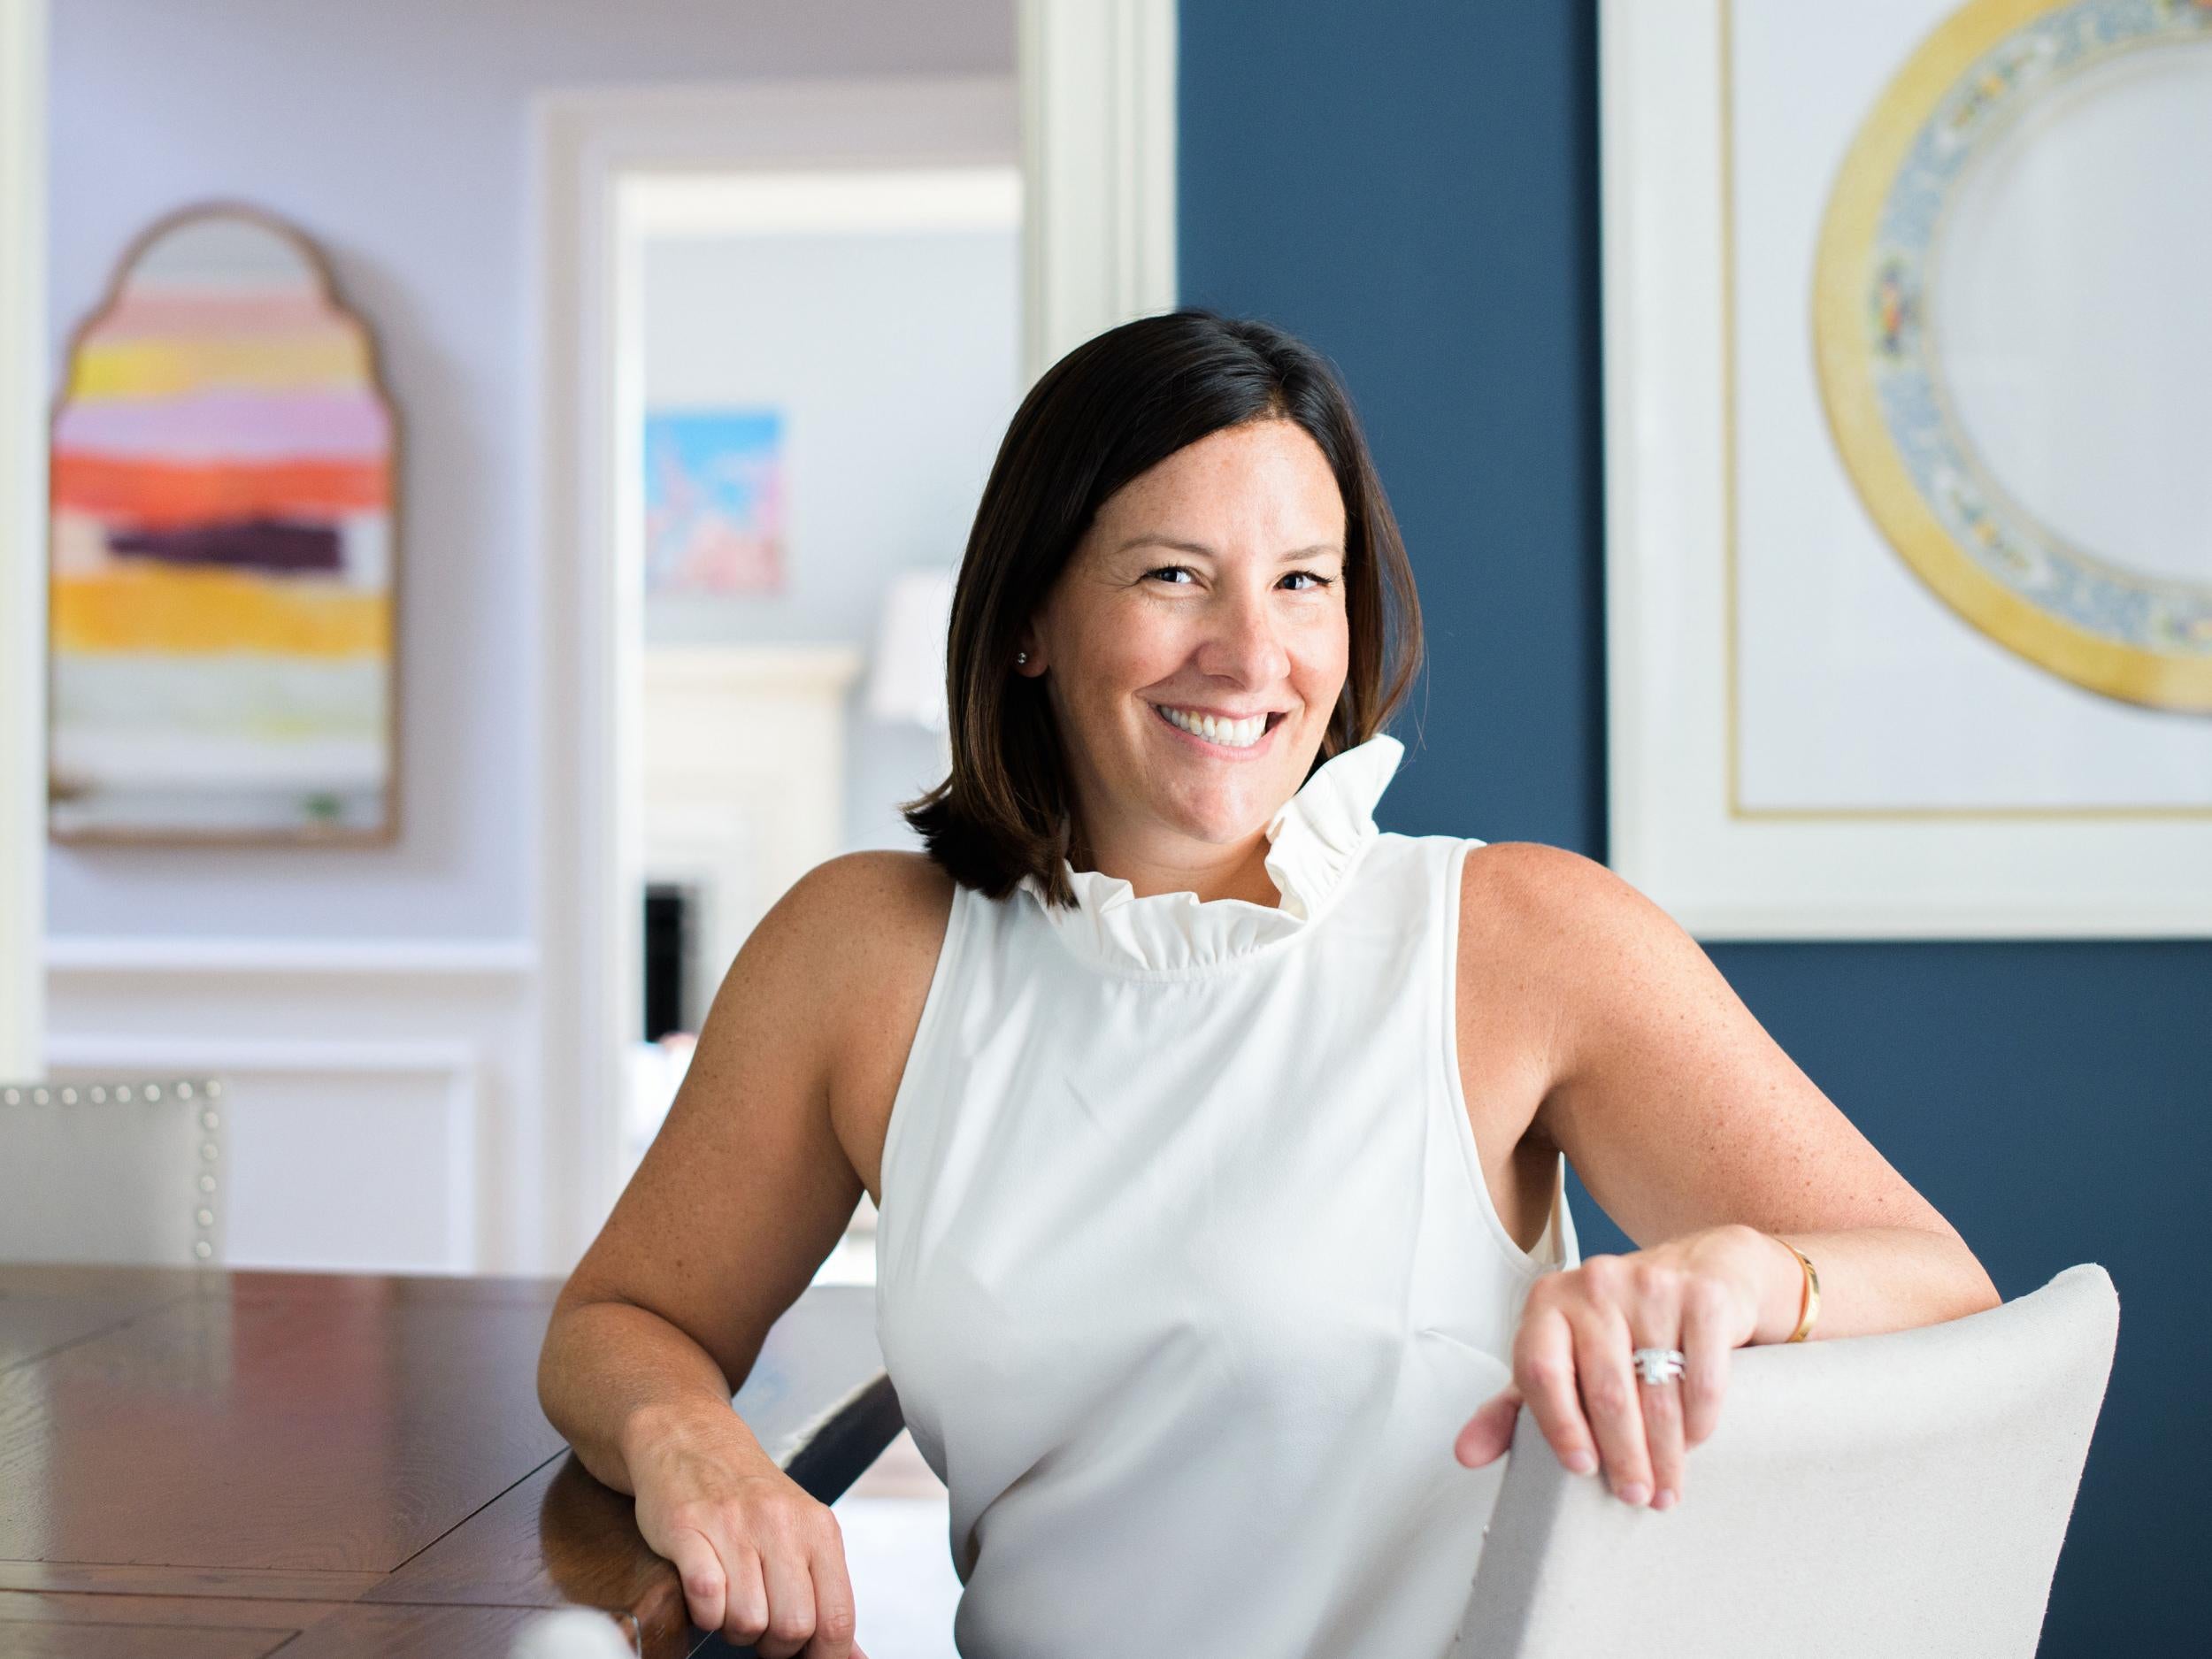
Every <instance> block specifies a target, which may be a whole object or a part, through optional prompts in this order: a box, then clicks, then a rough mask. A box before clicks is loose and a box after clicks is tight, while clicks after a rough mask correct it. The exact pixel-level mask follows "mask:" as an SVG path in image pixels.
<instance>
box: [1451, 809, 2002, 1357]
mask: <svg viewBox="0 0 2212 1659" xmlns="http://www.w3.org/2000/svg"><path fill="white" fill-rule="evenodd" d="M1471 856H1473V857H1476V858H1489V859H1492V860H1493V861H1494V862H1498V861H1502V860H1511V861H1512V863H1513V866H1514V867H1513V868H1512V870H1511V871H1510V872H1509V876H1508V877H1507V879H1495V878H1494V879H1493V882H1492V885H1491V890H1493V891H1495V892H1499V893H1502V894H1507V895H1513V896H1512V901H1511V902H1516V903H1517V904H1518V905H1519V906H1520V907H1522V908H1523V910H1525V915H1524V917H1523V918H1522V920H1521V923H1520V926H1519V928H1518V930H1517V931H1518V935H1519V936H1520V937H1521V938H1523V939H1525V940H1528V941H1531V949H1532V952H1533V953H1534V954H1535V955H1536V956H1538V957H1539V962H1538V964H1537V968H1536V972H1539V973H1540V975H1541V976H1543V979H1544V982H1545V983H1546V985H1547V986H1548V992H1549V995H1552V996H1553V998H1554V999H1555V1002H1556V1004H1557V1006H1558V1008H1559V1010H1560V1018H1559V1020H1558V1022H1557V1024H1556V1025H1555V1043H1556V1049H1555V1053H1554V1054H1553V1056H1551V1068H1552V1082H1551V1085H1550V1087H1549V1089H1548V1092H1547V1094H1546V1095H1545V1097H1544V1100H1543V1103H1542V1104H1541V1105H1540V1107H1539V1108H1538V1110H1537V1115H1536V1119H1535V1121H1534V1123H1533V1124H1532V1125H1531V1128H1532V1133H1537V1134H1539V1135H1540V1136H1542V1137H1544V1139H1545V1140H1546V1141H1548V1142H1549V1143H1550V1144H1552V1145H1554V1146H1557V1147H1561V1148H1564V1149H1565V1151H1566V1153H1567V1156H1568V1158H1569V1159H1570V1161H1571V1162H1572V1163H1573V1164H1574V1166H1575V1171H1576V1173H1577V1174H1578V1175H1579V1176H1580V1177H1581V1178H1582V1180H1583V1184H1584V1185H1585V1186H1586V1187H1588V1188H1589V1189H1590V1193H1591V1195H1592V1196H1593V1197H1594V1198H1595V1199H1596V1200H1597V1201H1598V1202H1599V1203H1601V1205H1603V1206H1604V1208H1605V1210H1606V1213H1607V1214H1608V1215H1609V1216H1611V1217H1613V1218H1614V1219H1615V1220H1616V1221H1617V1222H1618V1223H1619V1224H1620V1225H1621V1228H1622V1230H1623V1231H1624V1232H1625V1233H1628V1235H1629V1236H1630V1237H1631V1238H1632V1239H1633V1240H1635V1241H1636V1242H1637V1243H1638V1245H1639V1246H1644V1247H1648V1246H1650V1245H1653V1244H1655V1243H1658V1242H1659V1241H1661V1240H1668V1239H1676V1238H1679V1237H1681V1236H1683V1235H1684V1234H1686V1233H1693V1232H1695V1231H1697V1230H1698V1229H1700V1228H1706V1227H1714V1226H1720V1225H1727V1224H1731V1223H1736V1224H1741V1225H1745V1226H1747V1227H1750V1228H1754V1229H1757V1230H1759V1231H1762V1232H1765V1233H1773V1234H1776V1235H1778V1236H1781V1237H1786V1238H1787V1239H1788V1240H1789V1241H1790V1242H1791V1243H1793V1244H1794V1245H1796V1246H1797V1248H1800V1249H1801V1250H1803V1251H1804V1252H1805V1253H1806V1254H1807V1255H1808V1256H1810V1257H1811V1258H1812V1259H1813V1262H1814V1264H1815V1266H1816V1269H1817V1270H1818V1271H1819V1273H1820V1286H1821V1302H1820V1317H1819V1319H1818V1322H1817V1324H1816V1326H1815V1330H1814V1334H1815V1335H1816V1336H1823V1337H1838V1336H1857V1335H1864V1334H1870V1333H1876V1332H1882V1331H1895V1330H1902V1329H1905V1328H1908V1327H1910V1326H1914V1325H1932V1324H1936V1323H1938V1322H1939V1321H1942V1320H1946V1319H1953V1318H1957V1317H1961V1316H1962V1315H1965V1314H1969V1313H1974V1312H1977V1311H1979V1310H1982V1309H1985V1308H1990V1307H1993V1306H1995V1305H1996V1303H1997V1302H1998V1300H1999V1298H1998V1294H1997V1290H1996V1287H1995V1286H1994V1285H1993V1284H1992V1283H1991V1281H1990V1278H1989V1275H1988V1274H1987V1273H1986V1272H1985V1271H1983V1268H1982V1265H1981V1263H1980V1262H1979V1261H1978V1260H1977V1259H1976V1258H1975V1256H1974V1253H1973V1251H1972V1250H1970V1248H1968V1247H1967V1245H1966V1242H1965V1240H1962V1238H1960V1236H1959V1234H1958V1231H1957V1229H1955V1227H1953V1226H1952V1225H1951V1224H1950V1223H1949V1222H1948V1221H1947V1220H1946V1219H1945V1218H1944V1217H1943V1216H1942V1215H1941V1214H1940V1213H1939V1211H1938V1210H1936V1208H1935V1206H1934V1205H1932V1204H1931V1203H1930V1202H1928V1201H1927V1200H1926V1199H1925V1198H1924V1197H1923V1196H1922V1195H1921V1194H1920V1193H1919V1192H1918V1191H1916V1189H1915V1188H1914V1187H1913V1186H1912V1185H1911V1183H1909V1181H1907V1180H1906V1179H1905V1178H1904V1177H1903V1176H1902V1175H1901V1174H1900V1173H1898V1171H1896V1170H1895V1169H1894V1168H1893V1166H1892V1165H1891V1164H1890V1163H1889V1161H1888V1160H1887V1159H1886V1158H1885V1157H1883V1156H1882V1155H1881V1153H1880V1152H1879V1151H1878V1150H1877V1149H1876V1148H1875V1147H1874V1146H1873V1145H1872V1144H1871V1143H1870V1141H1868V1140H1867V1139H1866V1137H1865V1136H1864V1135H1863V1134H1862V1133H1860V1132H1859V1130H1858V1129H1857V1127H1856V1126H1855V1125H1853V1124H1852V1122H1851V1121H1850V1119H1849V1118H1846V1117H1845V1116H1844V1114H1843V1113H1842V1112H1841V1111H1840V1110H1838V1109H1837V1107H1836V1105H1835V1103H1834V1102H1832V1101H1831V1100H1830V1099H1829V1098H1828V1097H1827V1095H1826V1094H1823V1093H1822V1092H1821V1090H1820V1088H1819V1087H1818V1086H1817V1085H1816V1084H1815V1083H1814V1082H1813V1080H1812V1079H1810V1078H1809V1077H1807V1076H1806V1075H1805V1073H1804V1071H1802V1070H1801V1069H1800V1068H1799V1066H1798V1065H1797V1064H1796V1063H1795V1062H1794V1061H1793V1060H1792V1059H1791V1058H1790V1057H1789V1056H1788V1055H1787V1054H1786V1053H1784V1052H1783V1050H1782V1048H1780V1046H1779V1045H1778V1044H1777V1043H1776V1042H1775V1041H1774V1039H1773V1038H1772V1037H1770V1035H1769V1034H1768V1033H1767V1032H1766V1029H1765V1027H1763V1025H1760V1024H1759V1021H1758V1019H1757V1018H1755V1016H1754V1015H1753V1014H1752V1012H1751V1010H1749V1009H1748V1008H1747V1007H1745V1006H1744V1004H1743V1002H1742V1001H1741V1000H1740V998H1739V997H1738V996H1737V995H1736V994H1735V992H1734V990H1733V989H1732V988H1731V987H1730V986H1729V984H1728V982H1727V980H1726V979H1724V977H1723V976H1722V974H1721V972H1720V971H1719V969H1718V968H1717V967H1715V966H1714V964H1713V963H1712V960H1711V959H1710V958H1709V956H1706V954H1705V952H1704V950H1703V949H1702V948H1701V947H1700V946H1699V944H1698V942H1697V941H1695V940H1694V939H1693V938H1691V937H1690V935H1689V934H1688V933H1685V932H1684V931H1683V930H1682V928H1681V927H1680V926H1678V924H1677V923H1676V922H1675V921H1674V919H1673V918H1671V917H1670V916H1669V915H1668V914H1667V913H1666V912H1665V911H1664V910H1662V909H1660V907H1659V906H1658V905H1656V904H1655V903H1654V902H1652V901H1651V900H1650V899H1648V898H1647V897H1646V896H1645V895H1642V894H1641V893H1640V892H1638V891H1637V890H1636V889H1635V888H1634V887H1632V886H1631V885H1630V884H1629V883H1627V882H1625V881H1624V880H1622V879H1620V878H1619V877H1618V876H1617V875H1615V874H1614V873H1613V872H1611V871H1610V870H1609V869H1607V868H1606V867H1605V866H1604V865H1603V864H1598V863H1597V862H1595V861H1594V860H1593V859H1589V858H1586V857H1583V856H1581V855H1580V854H1578V853H1574V852H1570V851H1568V850H1566V849H1562V848H1556V847H1547V846H1543V845H1540V844H1539V843H1535V842H1505V843H1500V844H1497V845H1495V846H1493V847H1489V848H1484V849H1477V851H1476V852H1475V853H1473V854H1472V855H1471ZM1761 1259H1763V1261H1764V1263H1765V1269H1764V1271H1763V1274H1762V1280H1761V1282H1762V1286H1763V1289H1762V1292H1761V1297H1760V1317H1759V1324H1758V1331H1757V1334H1756V1336H1755V1338H1754V1340H1758V1341H1778V1340H1782V1339H1783V1338H1785V1337H1786V1336H1787V1335H1788V1334H1789V1333H1790V1332H1791V1330H1792V1329H1793V1327H1794V1326H1795V1325H1796V1323H1797V1317H1798V1306H1799V1302H1800V1298H1801V1294H1802V1291H1803V1275H1802V1272H1801V1269H1800V1268H1799V1266H1798V1263H1797V1260H1796V1258H1795V1257H1794V1256H1792V1255H1790V1253H1789V1252H1788V1250H1787V1249H1786V1248H1782V1247H1781V1246H1778V1245H1776V1244H1774V1243H1773V1242H1771V1240H1770V1241H1768V1242H1767V1243H1766V1244H1765V1245H1764V1247H1763V1257H1762V1258H1761Z"/></svg>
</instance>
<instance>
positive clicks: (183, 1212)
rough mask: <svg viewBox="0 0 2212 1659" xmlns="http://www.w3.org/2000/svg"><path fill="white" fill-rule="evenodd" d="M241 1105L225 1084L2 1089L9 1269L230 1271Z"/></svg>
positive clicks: (61, 1083) (0, 1157)
mask: <svg viewBox="0 0 2212 1659" xmlns="http://www.w3.org/2000/svg"><path fill="white" fill-rule="evenodd" d="M229 1106H230V1101H229V1097H228V1095H227V1092H226V1090H225V1088H224V1086H223V1083H222V1080H221V1079H213V1078H169V1077H164V1078H152V1079H150V1078H131V1079H98V1080H89V1079H87V1080H78V1079H66V1078H57V1079H42V1080H41V1081H38V1082H27V1083H4V1082H0V1261H7V1262H85V1263H119V1264H128V1265H132V1266H157V1265H170V1266H180V1267H213V1266H219V1265H221V1263H222V1261H223V1242H224V1233H225V1217H226V1216H227V1205H226V1204H225V1202H223V1200H224V1187H225V1186H226V1176H225V1169H224V1166H225V1163H226V1161H227V1160H226V1157H225V1151H226V1145H227V1120H228V1118H229Z"/></svg>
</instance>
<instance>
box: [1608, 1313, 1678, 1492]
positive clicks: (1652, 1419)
mask: <svg viewBox="0 0 2212 1659" xmlns="http://www.w3.org/2000/svg"><path fill="white" fill-rule="evenodd" d="M1628 1328H1629V1332H1630V1334H1631V1336H1632V1338H1633V1340H1634V1345H1635V1346H1636V1347H1637V1348H1680V1347H1682V1346H1683V1345H1682V1342H1681V1340H1680V1339H1681V1335H1682V1295H1681V1290H1680V1288H1679V1286H1678V1285H1677V1284H1675V1283H1673V1282H1671V1281H1668V1280H1660V1281H1659V1282H1657V1283H1651V1282H1648V1281H1647V1283H1646V1284H1645V1285H1644V1286H1642V1287H1641V1289H1640V1294H1639V1295H1638V1297H1637V1302H1636V1308H1635V1311H1634V1312H1633V1313H1632V1315H1631V1316H1630V1317H1629V1322H1628ZM1628 1375H1629V1379H1630V1382H1631V1383H1632V1386H1633V1387H1634V1389H1635V1392H1636V1394H1638V1396H1640V1405H1641V1408H1642V1417H1643V1431H1644V1433H1643V1442H1644V1455H1645V1464H1644V1472H1645V1474H1646V1475H1647V1477H1648V1479H1647V1480H1646V1481H1644V1482H1643V1483H1641V1484H1640V1485H1639V1483H1638V1482H1636V1481H1635V1480H1633V1479H1630V1480H1627V1481H1620V1480H1616V1481H1615V1483H1614V1490H1615V1491H1616V1492H1617V1493H1619V1494H1620V1495H1621V1496H1622V1497H1623V1498H1624V1499H1625V1500H1626V1501H1627V1502H1631V1503H1641V1502H1645V1501H1646V1500H1647V1499H1648V1500H1649V1502H1650V1503H1651V1506H1652V1507H1653V1508H1654V1509H1672V1508H1673V1507H1674V1506H1675V1505H1676V1504H1677V1503H1678V1502H1681V1499H1682V1477H1683V1471H1684V1456H1683V1445H1682V1383H1681V1379H1679V1378H1677V1379H1673V1380H1671V1381H1667V1382H1651V1383H1647V1382H1646V1381H1644V1380H1643V1379H1642V1378H1640V1377H1639V1376H1638V1375H1637V1374H1636V1367H1635V1364H1634V1363H1633V1360H1631V1363H1630V1364H1629V1367H1628Z"/></svg>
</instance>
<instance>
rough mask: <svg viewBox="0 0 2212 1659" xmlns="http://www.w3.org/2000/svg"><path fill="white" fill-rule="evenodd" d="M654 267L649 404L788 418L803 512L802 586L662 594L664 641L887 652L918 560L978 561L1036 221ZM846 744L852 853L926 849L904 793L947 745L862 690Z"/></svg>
mask: <svg viewBox="0 0 2212 1659" xmlns="http://www.w3.org/2000/svg"><path fill="white" fill-rule="evenodd" d="M643 263H644V273H643V274H644V281H643V285H642V286H643V298H644V309H645V394H646V402H647V403H648V405H649V407H652V408H657V409H658V408H667V409H678V408H695V409H711V408H716V407H731V406H736V407H770V408H775V409H779V410H780V411H782V413H783V432H784V477H785V481H786V490H787V495H786V499H787V503H788V510H787V536H786V542H787V545H786V549H785V568H786V572H787V582H788V587H787V591H786V592H785V593H783V594H781V595H726V596H724V595H685V596H682V597H680V598H676V597H660V598H657V599H654V600H650V601H649V603H648V604H647V607H646V615H645V627H646V639H647V641H648V642H649V643H651V644H701V643H709V642H711V643H718V644H719V643H745V644H760V643H765V642H769V641H807V642H827V641H841V642H846V643H850V644H855V645H858V646H860V647H861V648H862V649H864V650H866V649H871V648H872V643H873V639H874V634H875V629H876V623H877V608H878V606H879V603H880V601H881V598H882V595H883V591H884V588H885V587H886V585H887V583H888V582H889V581H890V580H891V579H892V578H893V577H894V576H895V575H896V574H897V572H899V571H900V570H902V569H903V568H905V567H906V566H908V565H946V566H955V565H958V564H959V562H960V556H961V552H962V549H963V548H964V545H965V543H966V541H967V535H968V526H969V523H970V521H971V520H972V518H974V516H975V504H976V502H977V500H978V498H979V496H980V495H982V493H983V484H984V480H985V479H986V478H987V476H988V474H989V472H990V470H991V460H992V457H994V455H995V453H996V452H997V449H998V443H999V440H1000V438H1001V437H1002V435H1003V434H1004V433H1005V430H1006V424H1007V422H1008V421H1009V420H1010V419H1012V418H1013V413H1014V407H1015V404H1016V403H1018V401H1019V397H1020V391H1021V388H1020V383H1019V366H1020V348H1021V333H1020V290H1021V242H1020V234H1019V233H1018V231H1016V230H1013V229H1002V230H986V229H972V230H958V231H953V230H935V231H926V232H922V231H909V232H902V233H896V234H887V233H870V234H861V233H849V234H833V235H797V234H750V235H744V236H718V237H714V238H711V239H703V238H694V237H680V238H656V239H654V240H653V241H650V242H648V243H647V244H646V248H645V257H644V262H643ZM847 739H848V741H847V748H846V755H847V768H846V779H845V793H846V811H845V844H846V847H847V848H855V847H875V846H882V847H916V846H918V845H919V844H920V843H919V841H918V839H917V838H916V837H915V835H914V834H913V833H912V831H911V830H910V829H909V828H908V827H907V826H906V824H905V822H904V821H903V820H902V818H899V816H898V814H897V812H896V810H895V803H896V802H897V801H900V800H904V799H910V798H911V797H912V796H914V795H918V794H919V793H920V792H921V791H922V790H923V789H925V788H926V787H931V786H933V785H934V784H936V783H937V782H938V781H939V780H940V778H941V773H938V772H935V769H936V768H937V767H939V766H940V765H941V756H940V753H939V749H938V741H937V740H936V739H935V738H934V737H933V736H932V735H931V734H930V733H926V732H925V731H923V730H922V729H921V728H920V727H919V726H890V725H887V724H885V723H883V722H879V721H877V720H873V719H872V718H869V716H868V713H867V711H866V710H865V708H864V706H862V699H861V698H860V696H859V695H855V697H854V698H853V699H852V702H851V707H850V712H849V725H848V728H847Z"/></svg>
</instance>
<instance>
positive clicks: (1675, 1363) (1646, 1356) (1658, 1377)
mask: <svg viewBox="0 0 2212 1659" xmlns="http://www.w3.org/2000/svg"><path fill="white" fill-rule="evenodd" d="M1629 1358H1630V1359H1632V1360H1633V1361H1634V1362H1635V1364H1636V1374H1637V1375H1638V1376H1639V1377H1640V1378H1642V1379H1644V1380H1645V1381H1646V1382H1647V1383H1664V1382H1672V1381H1673V1380H1674V1379H1676V1378H1678V1377H1679V1376H1680V1375H1681V1374H1682V1365H1683V1359H1684V1356H1683V1353H1682V1350H1681V1349H1680V1348H1638V1349H1637V1350H1636V1351H1635V1352H1634V1353H1633V1354H1631V1355H1630V1356H1629Z"/></svg>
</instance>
